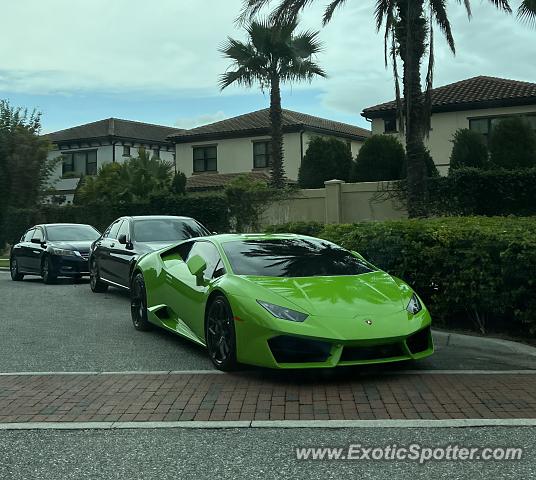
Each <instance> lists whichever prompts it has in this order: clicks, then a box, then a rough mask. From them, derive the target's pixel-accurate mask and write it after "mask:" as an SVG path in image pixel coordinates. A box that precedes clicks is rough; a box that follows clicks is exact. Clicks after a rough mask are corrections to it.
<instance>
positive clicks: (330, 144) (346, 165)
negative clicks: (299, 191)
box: [298, 137, 352, 188]
mask: <svg viewBox="0 0 536 480" xmlns="http://www.w3.org/2000/svg"><path fill="white" fill-rule="evenodd" d="M351 168H352V152H351V150H350V147H349V145H347V144H346V143H345V142H342V141H340V140H337V139H336V138H322V137H314V138H312V139H311V141H310V142H309V147H308V148H307V152H306V153H305V156H304V157H303V161H302V164H301V167H300V171H299V173H298V184H299V186H300V187H301V188H323V187H324V182H325V181H327V180H333V179H337V180H344V181H345V182H347V181H348V180H349V179H350V170H351Z"/></svg>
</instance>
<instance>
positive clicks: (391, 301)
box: [245, 272, 405, 318]
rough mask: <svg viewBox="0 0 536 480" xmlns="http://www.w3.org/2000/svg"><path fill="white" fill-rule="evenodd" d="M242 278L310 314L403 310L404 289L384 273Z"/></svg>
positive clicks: (344, 314) (351, 315) (384, 312)
mask: <svg viewBox="0 0 536 480" xmlns="http://www.w3.org/2000/svg"><path fill="white" fill-rule="evenodd" d="M245 278H247V279H248V280H249V281H251V282H253V283H255V284H256V285H259V286H261V287H264V288H266V289H268V290H270V291H271V292H273V293H276V294H278V295H280V296H281V297H283V298H285V299H286V300H288V301H290V302H292V303H293V304H295V305H296V307H297V308H298V309H299V310H301V311H303V312H305V313H308V314H310V315H321V316H333V315H337V316H339V317H344V318H354V317H356V316H361V315H367V314H373V313H376V312H378V311H380V312H381V313H382V314H384V315H387V314H389V313H394V312H400V311H402V310H404V309H405V305H404V298H405V296H404V293H403V291H402V290H401V288H400V286H399V285H398V284H397V283H396V282H395V280H394V279H393V277H391V276H390V275H389V274H387V273H385V272H370V273H366V274H362V275H349V276H337V277H301V278H282V277H254V276H247V277H245ZM259 300H262V299H259Z"/></svg>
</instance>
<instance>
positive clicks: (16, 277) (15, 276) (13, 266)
mask: <svg viewBox="0 0 536 480" xmlns="http://www.w3.org/2000/svg"><path fill="white" fill-rule="evenodd" d="M9 271H10V272H11V280H13V281H15V282H19V281H21V280H22V279H23V278H24V275H23V274H22V273H19V262H18V261H17V259H16V258H15V257H11V260H10V265H9Z"/></svg>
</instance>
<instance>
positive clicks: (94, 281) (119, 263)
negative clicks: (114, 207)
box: [89, 215, 210, 293]
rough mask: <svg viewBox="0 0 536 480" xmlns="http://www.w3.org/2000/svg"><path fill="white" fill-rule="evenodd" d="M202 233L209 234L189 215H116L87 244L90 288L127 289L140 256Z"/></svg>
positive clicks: (99, 290)
mask: <svg viewBox="0 0 536 480" xmlns="http://www.w3.org/2000/svg"><path fill="white" fill-rule="evenodd" d="M205 235H210V232H209V231H208V230H207V229H206V228H205V227H204V226H203V225H201V224H200V223H199V222H198V221H197V220H194V219H193V218H190V217H175V216H165V215H148V216H136V217H121V218H118V219H117V220H116V221H115V222H113V223H112V224H111V225H110V226H109V227H108V228H107V229H106V231H105V232H104V233H103V234H102V235H101V236H100V238H99V239H97V241H96V242H94V243H93V245H92V246H91V253H90V256H89V268H90V284H91V290H93V291H94V292H96V293H102V292H105V291H106V290H107V289H108V287H109V286H110V285H111V286H114V287H119V288H123V289H126V290H129V288H130V276H131V273H132V268H133V267H134V264H135V262H136V260H137V259H138V257H139V256H140V255H142V254H144V253H147V252H152V251H153V250H158V249H160V248H164V247H167V246H168V245H172V244H173V243H177V242H180V241H182V240H186V239H188V238H193V237H202V236H205Z"/></svg>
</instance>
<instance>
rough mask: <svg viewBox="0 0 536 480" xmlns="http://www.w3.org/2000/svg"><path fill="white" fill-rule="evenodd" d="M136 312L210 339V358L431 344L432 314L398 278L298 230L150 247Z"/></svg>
mask: <svg viewBox="0 0 536 480" xmlns="http://www.w3.org/2000/svg"><path fill="white" fill-rule="evenodd" d="M130 291H131V313H132V321H133V323H134V326H135V328H137V329H138V330H148V329H149V328H151V327H152V326H153V325H156V326H159V327H163V328H165V329H167V330H171V331H172V332H175V333H178V334H179V335H182V336H183V337H186V338H188V339H190V340H192V341H194V342H196V343H198V344H201V345H203V346H206V348H207V350H208V353H209V355H210V358H211V360H212V362H213V363H214V365H215V367H216V368H218V369H220V370H232V369H235V368H236V367H237V365H238V364H240V363H243V364H250V365H259V366H264V367H273V368H318V367H335V366H339V365H357V364H369V363H384V362H394V361H400V360H414V359H420V358H424V357H427V356H428V355H431V354H432V353H433V343H432V337H431V334H430V322H431V320H430V315H429V313H428V311H427V310H426V307H425V306H424V305H423V303H422V301H421V300H420V298H419V297H418V296H417V294H416V293H415V292H414V291H413V290H412V289H411V288H410V287H409V286H408V285H407V284H406V283H404V282H403V281H402V280H399V279H398V278H395V277H392V276H391V275H389V274H387V273H385V272H383V271H381V270H379V269H377V268H376V267H374V266H373V265H371V264H370V263H368V262H367V261H366V260H365V259H364V258H363V257H362V256H361V255H359V254H358V253H356V252H351V251H348V250H345V249H343V248H341V247H339V246H337V245H335V244H333V243H331V242H328V241H326V240H321V239H318V238H313V237H307V236H302V235H290V234H289V235H279V234H277V235H270V234H267V235H261V234H236V235H234V234H228V235H214V236H210V237H199V238H193V239H190V240H186V241H183V242H181V243H179V244H177V245H175V246H172V247H168V248H165V249H162V250H158V251H155V252H152V253H148V254H146V255H144V256H142V257H140V259H139V260H138V262H137V264H136V266H135V268H134V271H133V274H132V280H131V289H130Z"/></svg>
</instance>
